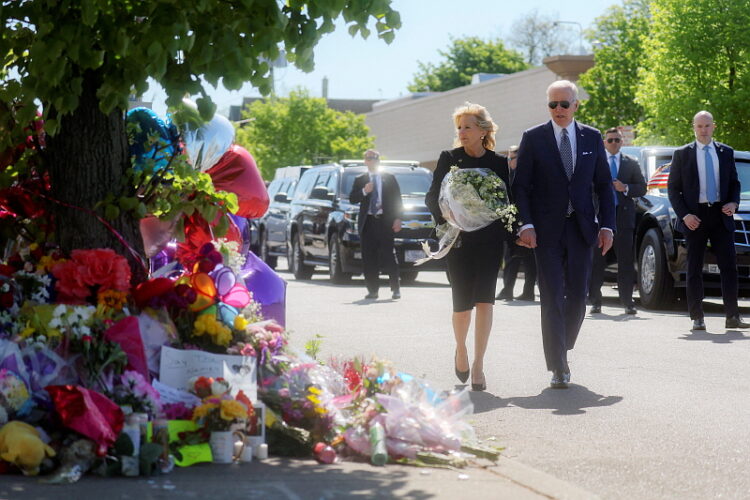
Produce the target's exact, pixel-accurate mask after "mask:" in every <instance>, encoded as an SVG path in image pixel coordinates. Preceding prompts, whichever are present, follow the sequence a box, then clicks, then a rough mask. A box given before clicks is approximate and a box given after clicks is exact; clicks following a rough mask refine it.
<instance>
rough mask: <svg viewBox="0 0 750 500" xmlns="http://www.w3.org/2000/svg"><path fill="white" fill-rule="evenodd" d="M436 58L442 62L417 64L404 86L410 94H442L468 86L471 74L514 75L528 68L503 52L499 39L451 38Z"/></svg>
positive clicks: (510, 52)
mask: <svg viewBox="0 0 750 500" xmlns="http://www.w3.org/2000/svg"><path fill="white" fill-rule="evenodd" d="M439 54H440V55H441V56H442V57H443V60H442V61H441V62H439V63H437V64H433V63H423V62H421V61H419V62H417V65H418V66H419V71H418V72H417V73H416V74H415V75H414V81H413V82H412V83H411V84H410V85H409V86H408V89H409V91H410V92H428V91H432V92H444V91H446V90H451V89H455V88H456V87H462V86H464V85H468V84H470V83H471V76H472V75H473V74H475V73H515V72H516V71H521V70H524V69H526V68H528V64H526V63H525V62H524V60H523V56H522V55H521V54H520V53H518V52H516V51H515V50H511V49H506V48H505V45H504V44H503V42H502V40H500V39H490V40H486V41H485V40H482V39H481V38H479V37H475V36H471V37H467V38H451V44H450V46H449V47H448V49H447V50H441V51H439Z"/></svg>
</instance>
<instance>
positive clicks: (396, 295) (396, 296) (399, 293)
mask: <svg viewBox="0 0 750 500" xmlns="http://www.w3.org/2000/svg"><path fill="white" fill-rule="evenodd" d="M391 298H392V299H393V300H398V299H400V298H401V292H399V291H398V290H396V291H395V292H393V295H391Z"/></svg>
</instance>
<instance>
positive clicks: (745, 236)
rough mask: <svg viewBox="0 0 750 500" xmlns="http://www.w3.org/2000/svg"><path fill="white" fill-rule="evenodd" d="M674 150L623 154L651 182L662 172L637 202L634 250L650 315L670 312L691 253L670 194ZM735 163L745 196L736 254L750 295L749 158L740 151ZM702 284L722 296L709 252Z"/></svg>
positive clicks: (739, 214) (737, 217) (737, 216)
mask: <svg viewBox="0 0 750 500" xmlns="http://www.w3.org/2000/svg"><path fill="white" fill-rule="evenodd" d="M675 149H677V148H675V147H643V148H638V147H623V148H622V152H623V153H625V154H629V155H631V156H635V157H636V158H637V159H638V160H639V161H640V164H641V170H642V171H643V175H644V177H645V178H646V179H652V178H653V177H654V174H655V173H656V172H657V170H659V169H660V168H661V167H665V168H664V169H662V170H661V171H660V173H662V174H667V175H663V176H662V181H661V182H660V183H659V184H658V185H657V184H656V183H652V182H649V186H650V189H649V191H647V193H646V195H645V196H642V197H641V198H639V199H637V200H636V230H635V242H634V245H635V250H636V254H635V255H636V258H637V269H638V290H639V294H640V298H641V304H642V305H643V306H644V307H646V308H649V309H660V308H670V307H672V306H673V305H674V300H675V296H676V294H677V292H678V290H677V289H678V288H684V287H685V285H686V284H685V281H686V277H687V247H686V244H685V237H684V235H683V234H682V233H680V232H679V231H677V230H676V229H675V221H676V219H677V217H676V215H675V213H674V210H673V209H672V205H671V203H670V202H669V198H668V196H667V189H666V179H667V178H668V173H667V172H666V169H667V168H668V165H667V164H668V163H670V162H671V161H672V153H673V152H674V150H675ZM734 159H735V163H736V165H737V175H738V176H739V180H740V184H741V186H742V192H741V195H740V207H739V209H738V210H737V213H735V214H734V223H735V233H734V234H735V236H734V240H735V249H736V251H737V270H738V271H739V276H740V288H741V289H750V153H748V152H745V151H735V153H734ZM703 273H704V275H703V280H704V286H705V288H706V289H707V292H709V291H710V292H713V291H715V290H720V288H721V283H720V278H719V267H718V265H717V264H716V257H715V256H714V254H713V252H711V251H710V246H709V251H708V252H706V257H705V262H704V265H703Z"/></svg>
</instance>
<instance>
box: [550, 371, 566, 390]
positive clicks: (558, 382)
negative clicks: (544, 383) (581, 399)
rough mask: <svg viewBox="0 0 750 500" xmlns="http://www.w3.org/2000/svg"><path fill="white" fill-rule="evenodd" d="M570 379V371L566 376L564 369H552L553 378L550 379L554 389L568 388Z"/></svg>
mask: <svg viewBox="0 0 750 500" xmlns="http://www.w3.org/2000/svg"><path fill="white" fill-rule="evenodd" d="M568 380H570V373H568V374H567V378H566V375H565V374H564V373H563V372H562V370H552V380H550V382H549V386H550V387H552V388H553V389H567V388H568V382H567V381H568Z"/></svg>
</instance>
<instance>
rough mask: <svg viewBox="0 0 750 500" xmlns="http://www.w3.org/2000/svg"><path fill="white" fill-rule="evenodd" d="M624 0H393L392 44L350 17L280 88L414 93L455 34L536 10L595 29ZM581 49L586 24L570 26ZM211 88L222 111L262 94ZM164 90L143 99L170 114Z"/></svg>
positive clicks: (501, 27)
mask: <svg viewBox="0 0 750 500" xmlns="http://www.w3.org/2000/svg"><path fill="white" fill-rule="evenodd" d="M619 3H620V1H619V0H566V1H565V2H557V1H551V0H523V1H518V0H515V1H508V0H460V1H456V0H453V1H449V0H394V1H393V3H392V5H393V7H394V8H395V9H396V10H397V11H399V13H400V14H401V22H402V28H401V29H400V30H399V31H397V33H396V39H395V40H394V41H393V43H391V44H390V45H388V44H386V43H385V42H384V41H382V40H379V39H378V38H377V37H375V36H374V35H371V36H370V37H369V38H368V39H367V40H362V39H361V38H360V37H358V38H352V37H350V36H349V34H348V33H347V31H346V28H345V26H344V24H343V23H339V24H338V25H337V29H336V31H335V32H334V33H331V34H329V35H327V36H324V37H323V39H322V40H321V42H320V43H319V44H318V46H317V47H316V49H315V70H314V71H312V72H311V73H303V72H301V71H299V70H297V69H296V68H294V67H292V66H288V67H287V68H282V69H277V70H276V92H277V94H280V95H286V94H288V93H289V91H290V90H292V89H294V88H296V87H299V86H302V87H306V88H307V89H309V90H310V93H311V94H312V95H314V96H320V95H321V88H322V80H323V77H328V81H329V83H328V96H329V97H330V98H346V99H358V98H359V99H390V98H395V97H399V96H401V95H405V94H407V93H408V91H407V90H406V86H407V85H408V84H409V83H410V82H411V80H412V78H413V75H414V74H415V73H416V71H417V69H418V67H417V61H422V62H437V61H439V60H440V55H439V54H438V51H439V50H443V49H445V48H446V47H448V44H449V43H450V37H451V36H453V37H457V38H460V37H463V36H479V37H482V38H488V37H501V38H503V39H505V38H507V37H508V36H509V35H510V31H511V27H512V25H513V22H514V21H516V20H518V19H519V18H521V17H523V16H524V15H526V14H528V13H529V12H531V11H533V10H535V9H536V10H537V11H538V12H539V13H540V14H545V15H551V16H554V17H556V18H557V19H558V20H560V21H571V22H577V23H580V24H581V26H583V28H584V29H585V28H588V27H589V26H590V25H591V24H592V22H593V21H594V20H595V18H596V17H598V16H600V15H602V14H604V13H606V12H607V8H608V7H610V6H612V5H614V4H619ZM566 27H567V28H569V29H570V32H571V37H572V39H573V41H574V46H575V48H577V42H578V33H579V28H578V26H577V25H575V24H566ZM206 88H207V90H209V93H210V94H211V96H212V98H213V99H214V102H215V103H216V104H217V106H218V111H219V112H220V113H222V114H226V113H227V112H228V109H229V106H230V105H233V104H240V103H241V102H242V97H245V96H248V97H249V96H258V95H260V94H259V93H258V91H257V90H256V89H254V88H253V87H252V86H251V85H249V84H247V85H245V86H244V87H243V88H242V89H241V90H239V91H235V92H229V91H227V90H226V89H224V88H223V87H221V86H220V88H219V89H212V87H211V86H210V85H208V84H207V86H206ZM165 97H166V96H165V94H164V92H163V91H162V90H161V89H156V88H154V87H152V88H151V89H150V90H149V91H148V92H146V94H145V95H144V100H146V101H153V102H154V110H155V111H156V112H157V113H159V114H160V115H164V114H165V112H166V109H165V106H164V99H165Z"/></svg>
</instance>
